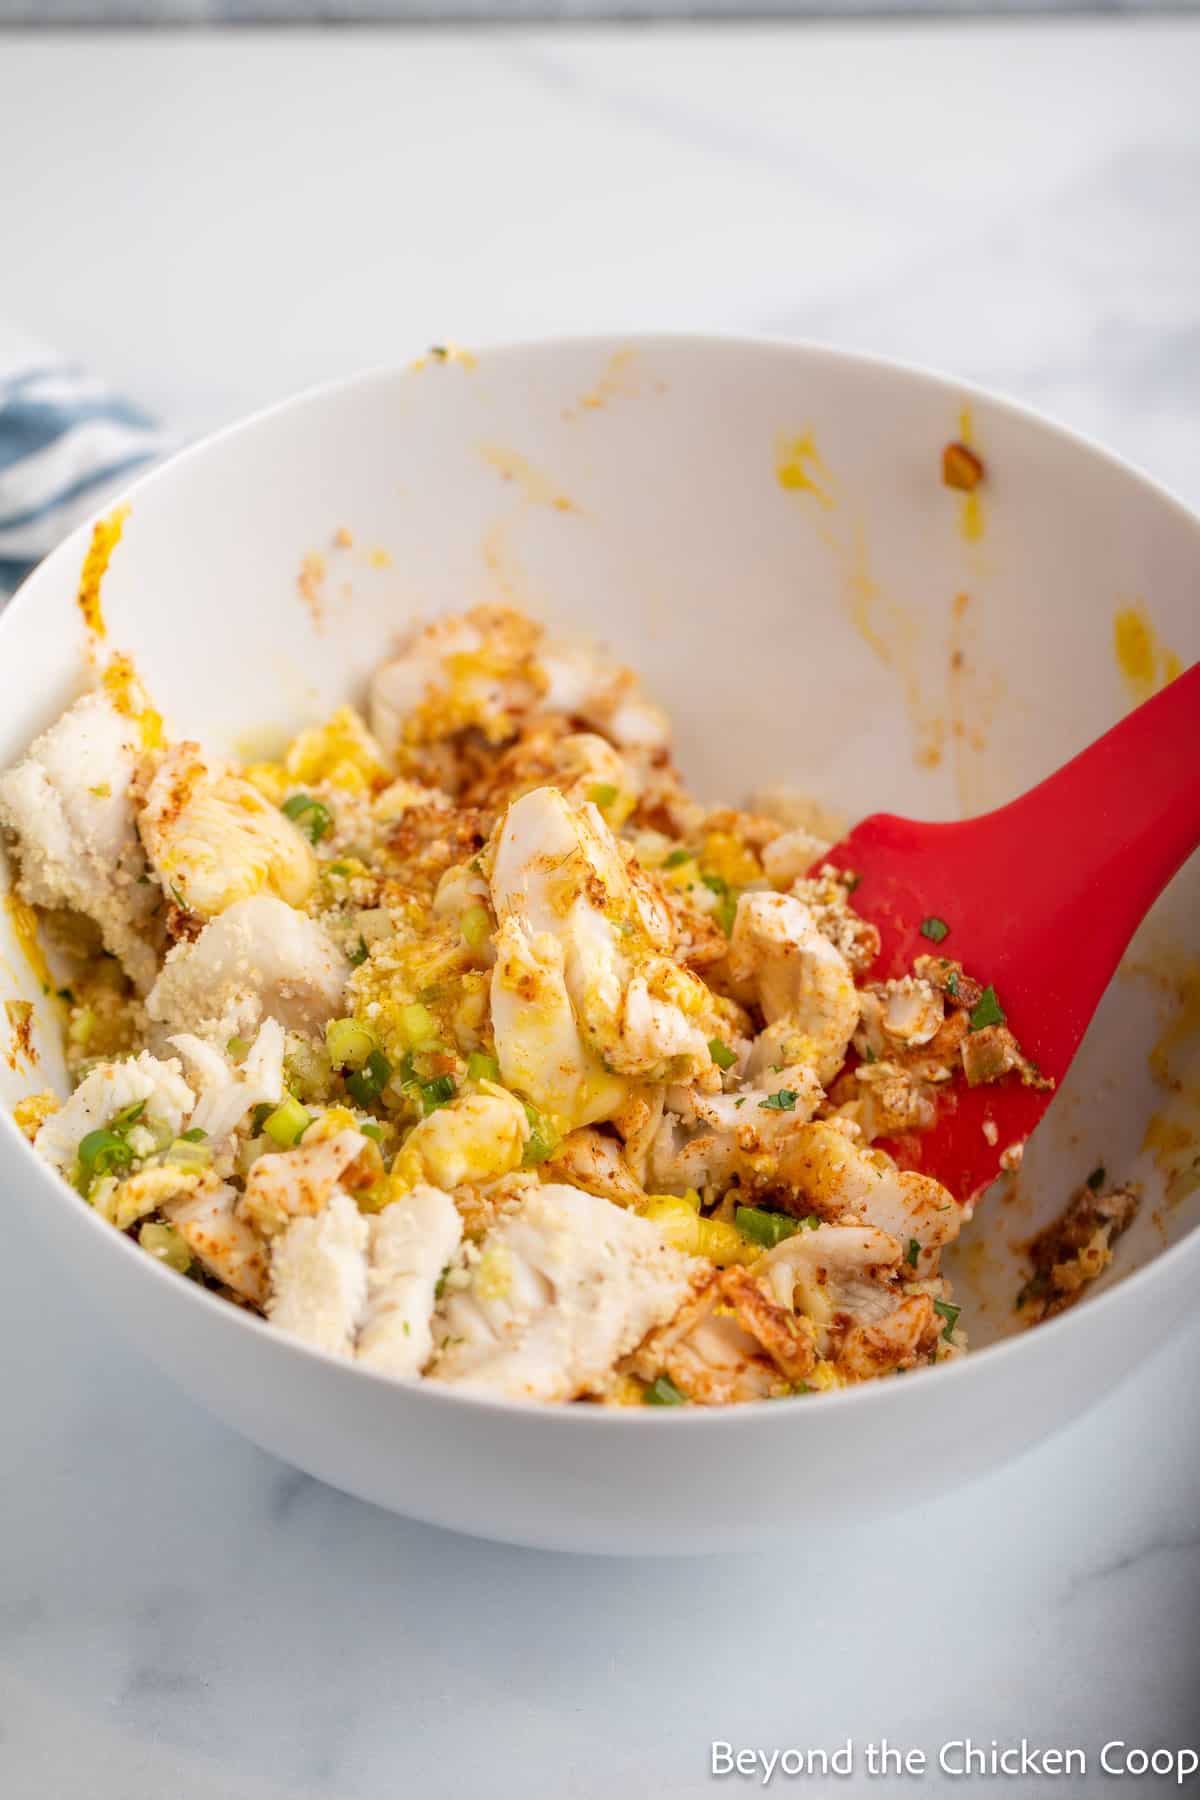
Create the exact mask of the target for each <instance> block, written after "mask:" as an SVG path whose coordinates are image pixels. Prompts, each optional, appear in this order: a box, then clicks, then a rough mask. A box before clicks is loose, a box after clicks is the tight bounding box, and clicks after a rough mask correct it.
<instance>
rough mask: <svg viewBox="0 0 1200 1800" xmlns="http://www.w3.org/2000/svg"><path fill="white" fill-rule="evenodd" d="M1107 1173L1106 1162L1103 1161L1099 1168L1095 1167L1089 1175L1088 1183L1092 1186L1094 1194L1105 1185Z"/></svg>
mask: <svg viewBox="0 0 1200 1800" xmlns="http://www.w3.org/2000/svg"><path fill="white" fill-rule="evenodd" d="M1106 1173H1107V1171H1106V1169H1105V1167H1104V1164H1103V1163H1101V1165H1100V1167H1099V1168H1098V1169H1093V1170H1092V1172H1091V1174H1090V1175H1089V1176H1088V1178H1087V1184H1088V1186H1089V1187H1090V1188H1091V1190H1092V1192H1093V1194H1098V1193H1099V1192H1100V1189H1101V1188H1102V1187H1103V1186H1104V1178H1105V1175H1106Z"/></svg>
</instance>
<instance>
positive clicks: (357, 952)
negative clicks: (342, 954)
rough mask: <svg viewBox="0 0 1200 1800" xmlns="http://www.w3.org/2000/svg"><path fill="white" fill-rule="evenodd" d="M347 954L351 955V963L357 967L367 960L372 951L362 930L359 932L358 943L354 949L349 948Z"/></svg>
mask: <svg viewBox="0 0 1200 1800" xmlns="http://www.w3.org/2000/svg"><path fill="white" fill-rule="evenodd" d="M346 954H347V956H348V957H349V959H350V962H351V964H352V965H353V967H354V968H356V969H357V968H359V967H360V965H361V964H363V963H365V962H366V960H367V958H368V956H369V955H370V954H371V952H370V951H369V950H368V949H367V940H366V938H365V937H364V936H363V934H362V932H361V931H360V932H359V934H358V942H357V944H355V946H354V948H353V950H348V951H347V952H346Z"/></svg>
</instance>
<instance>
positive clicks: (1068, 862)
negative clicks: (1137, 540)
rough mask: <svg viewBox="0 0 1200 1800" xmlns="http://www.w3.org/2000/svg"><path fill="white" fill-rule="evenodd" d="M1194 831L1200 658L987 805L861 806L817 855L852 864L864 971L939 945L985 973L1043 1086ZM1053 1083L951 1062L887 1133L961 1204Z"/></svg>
mask: <svg viewBox="0 0 1200 1800" xmlns="http://www.w3.org/2000/svg"><path fill="white" fill-rule="evenodd" d="M1198 844H1200V663H1196V664H1193V666H1192V667H1191V668H1190V669H1189V670H1188V671H1187V672H1186V674H1184V675H1181V676H1179V677H1178V679H1177V680H1175V681H1173V682H1172V683H1171V684H1170V686H1169V687H1167V688H1164V690H1163V691H1162V693H1160V694H1156V695H1155V697H1154V699H1153V700H1148V701H1147V702H1146V703H1145V705H1144V706H1139V707H1138V709H1137V711H1136V712H1132V713H1130V714H1129V716H1128V718H1125V719H1123V720H1122V721H1121V723H1120V724H1119V725H1116V726H1114V727H1113V729H1112V730H1111V731H1109V732H1106V733H1105V735H1104V736H1103V737H1102V738H1100V739H1099V740H1098V741H1097V742H1096V743H1094V744H1093V745H1092V746H1091V748H1090V749H1087V750H1084V751H1082V752H1081V753H1080V755H1078V756H1077V757H1075V758H1074V760H1073V761H1072V762H1069V763H1067V764H1066V766H1065V767H1064V768H1062V769H1060V770H1059V771H1058V773H1057V774H1056V775H1051V776H1050V777H1049V779H1048V780H1046V781H1043V782H1042V783H1041V784H1040V786H1038V787H1035V788H1033V789H1032V790H1031V791H1030V792H1029V793H1028V794H1025V795H1023V796H1022V798H1021V799H1019V800H1013V801H1011V802H1010V804H1009V805H1007V806H1002V807H1001V808H1000V809H999V810H998V811H997V812H992V813H985V814H984V815H983V817H982V818H978V819H965V820H963V821H962V822H961V823H959V824H953V825H923V824H919V823H917V822H916V821H914V820H912V819H897V818H894V817H892V816H891V815H890V814H888V813H875V814H873V815H872V816H871V818H869V819H864V820H863V822H862V823H861V825H856V826H855V828H854V830H853V831H852V832H851V833H850V835H849V836H848V837H846V838H843V839H842V841H841V843H839V844H837V845H835V846H834V848H833V849H832V850H831V851H830V852H829V855H828V856H827V857H823V858H822V862H830V863H833V864H834V865H835V866H837V867H839V868H844V869H851V870H853V871H855V873H857V874H858V876H859V877H860V880H859V884H858V886H857V888H856V889H855V890H854V900H853V904H854V907H855V910H856V911H857V912H859V913H861V914H862V915H863V916H864V917H865V918H868V919H870V920H872V921H873V922H874V924H875V925H877V926H878V928H879V932H880V935H881V938H882V940H883V941H882V949H881V951H880V956H879V960H878V963H877V964H876V965H875V966H874V968H873V969H872V976H873V977H877V978H879V979H886V978H888V977H892V976H898V975H903V974H905V973H907V972H908V971H909V970H910V969H911V967H912V963H913V959H914V958H915V957H917V956H920V955H922V954H924V953H929V954H936V955H944V956H947V957H952V958H953V959H954V960H955V961H956V962H960V963H962V964H963V966H964V968H965V970H966V971H967V972H968V974H970V975H972V976H974V977H975V978H976V979H977V980H979V981H980V982H984V983H990V984H991V986H992V987H994V989H995V991H996V994H997V996H998V998H999V1003H1000V1006H1001V1007H1002V1008H1003V1011H1004V1014H1005V1015H1007V1020H1008V1024H1009V1025H1010V1027H1011V1029H1012V1030H1013V1032H1014V1033H1015V1035H1016V1037H1017V1040H1018V1042H1019V1043H1020V1045H1021V1047H1022V1048H1023V1050H1024V1051H1025V1053H1026V1055H1027V1056H1029V1057H1030V1058H1031V1059H1032V1060H1033V1061H1034V1062H1035V1063H1036V1064H1037V1066H1038V1068H1039V1069H1040V1070H1041V1071H1042V1073H1043V1074H1044V1075H1048V1076H1051V1077H1052V1078H1053V1080H1054V1082H1055V1084H1056V1086H1057V1084H1059V1083H1060V1082H1061V1080H1062V1077H1063V1075H1064V1074H1065V1073H1066V1070H1067V1067H1068V1065H1069V1064H1070V1061H1071V1058H1072V1057H1073V1056H1074V1054H1075V1052H1076V1050H1077V1049H1078V1047H1079V1042H1080V1039H1081V1038H1082V1037H1083V1034H1084V1032H1085V1030H1086V1029H1087V1026H1088V1023H1089V1021H1090V1019H1091V1017H1092V1014H1093V1013H1094V1012H1095V1010H1096V1007H1097V1005H1098V1004H1099V1001H1100V996H1101V995H1102V994H1103V992H1104V989H1105V987H1106V986H1107V985H1108V982H1109V980H1110V979H1111V977H1112V975H1113V972H1114V970H1115V969H1116V966H1117V963H1118V961H1119V960H1120V957H1121V953H1122V951H1123V950H1124V949H1125V946H1126V944H1127V943H1128V942H1129V940H1130V938H1131V937H1132V936H1133V933H1134V931H1135V930H1136V929H1137V926H1138V924H1139V923H1140V921H1141V920H1142V918H1143V917H1144V915H1145V914H1146V912H1147V911H1148V910H1149V908H1150V906H1151V904H1152V902H1153V901H1154V900H1155V898H1156V897H1157V895H1158V894H1160V893H1161V891H1162V889H1163V888H1164V887H1165V886H1166V885H1167V882H1168V881H1170V879H1171V877H1172V875H1174V873H1175V871H1176V870H1177V869H1178V868H1179V867H1180V865H1181V864H1182V863H1183V862H1184V860H1185V859H1186V858H1187V856H1188V855H1189V854H1190V852H1191V851H1192V850H1194V849H1195V848H1196V846H1197V845H1198ZM923 922H924V923H925V924H926V930H925V933H924V934H923V933H922V930H921V926H922V923H923ZM942 923H944V924H945V925H946V926H948V927H949V929H948V931H947V932H946V934H945V936H944V937H943V936H942V935H941V924H942ZM931 934H932V937H933V939H935V940H936V941H931ZM1053 1097H1054V1096H1053V1091H1052V1090H1041V1089H1037V1088H1032V1087H1026V1086H1023V1085H1022V1084H1021V1082H1020V1080H1019V1078H1018V1077H1017V1076H1016V1075H1015V1074H1009V1075H1007V1076H1005V1077H1004V1079H1003V1080H1001V1081H998V1082H992V1083H988V1084H987V1085H984V1086H979V1087H975V1088H970V1087H968V1086H967V1085H966V1082H965V1081H964V1080H963V1079H962V1077H961V1076H959V1077H956V1078H955V1081H954V1083H953V1086H952V1090H951V1092H950V1093H948V1094H947V1093H945V1091H944V1090H943V1091H942V1102H941V1106H940V1109H939V1114H938V1121H937V1124H936V1125H935V1126H934V1127H933V1129H932V1130H930V1131H927V1132H923V1133H921V1134H919V1135H913V1136H911V1137H906V1138H904V1139H902V1140H897V1141H896V1142H895V1143H894V1144H891V1145H889V1146H888V1147H889V1148H890V1149H891V1150H892V1153H893V1154H894V1155H895V1156H896V1157H897V1159H898V1160H899V1161H900V1162H901V1163H903V1164H904V1166H905V1167H908V1168H919V1169H922V1170H924V1171H925V1172H926V1173H928V1174H930V1175H936V1176H937V1178H938V1180H939V1181H942V1182H943V1183H944V1184H945V1185H946V1186H947V1187H948V1188H949V1189H950V1191H951V1192H952V1193H953V1194H955V1195H956V1196H957V1197H958V1199H959V1200H961V1201H963V1202H964V1203H965V1202H967V1201H970V1200H972V1199H974V1197H975V1196H976V1195H977V1194H978V1193H979V1192H980V1190H981V1189H982V1188H984V1187H986V1186H987V1185H988V1183H989V1182H991V1181H994V1180H995V1178H996V1176H997V1174H998V1173H999V1170H1000V1167H1001V1164H1000V1156H1001V1153H1002V1152H1003V1151H1004V1150H1005V1149H1006V1148H1007V1147H1008V1146H1010V1145H1013V1144H1020V1143H1022V1142H1023V1141H1024V1140H1025V1139H1026V1138H1027V1137H1028V1136H1029V1134H1030V1132H1031V1131H1032V1130H1033V1128H1034V1126H1035V1125H1036V1124H1037V1123H1038V1121H1039V1119H1040V1118H1041V1116H1042V1114H1043V1112H1044V1111H1045V1110H1046V1107H1047V1106H1048V1105H1049V1104H1050V1101H1051V1100H1052V1099H1053ZM985 1125H986V1126H987V1128H988V1129H987V1131H986V1132H985ZM993 1126H994V1128H995V1129H994V1131H993V1130H992V1127H993ZM993 1137H994V1140H995V1141H994V1143H993V1142H992V1141H990V1140H991V1139H992V1138H993Z"/></svg>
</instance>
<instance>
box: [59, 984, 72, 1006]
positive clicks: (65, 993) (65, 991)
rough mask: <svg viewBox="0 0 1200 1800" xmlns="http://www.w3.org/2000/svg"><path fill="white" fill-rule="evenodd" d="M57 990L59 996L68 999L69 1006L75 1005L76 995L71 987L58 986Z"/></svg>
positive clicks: (61, 998)
mask: <svg viewBox="0 0 1200 1800" xmlns="http://www.w3.org/2000/svg"><path fill="white" fill-rule="evenodd" d="M55 992H56V993H57V994H58V997H59V999H60V1000H65V1001H66V1003H67V1005H68V1006H74V1004H75V996H74V994H73V993H72V992H71V990H70V988H57V989H56V990H55Z"/></svg>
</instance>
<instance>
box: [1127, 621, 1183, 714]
mask: <svg viewBox="0 0 1200 1800" xmlns="http://www.w3.org/2000/svg"><path fill="white" fill-rule="evenodd" d="M1113 654H1114V655H1115V657H1116V659H1117V668H1118V669H1119V670H1120V672H1121V677H1122V680H1123V681H1124V683H1125V687H1126V691H1127V692H1128V694H1129V698H1130V700H1131V701H1132V703H1133V704H1134V705H1135V706H1140V705H1141V703H1142V701H1143V700H1149V698H1150V696H1151V695H1152V694H1157V693H1158V691H1159V689H1160V688H1164V687H1166V685H1167V683H1168V682H1170V681H1174V679H1175V677H1176V676H1177V675H1179V674H1180V673H1181V672H1182V669H1183V664H1182V663H1181V662H1180V660H1179V657H1178V656H1177V655H1176V654H1175V652H1174V650H1171V649H1168V647H1167V646H1166V645H1165V644H1164V643H1163V642H1162V641H1161V639H1160V638H1159V635H1158V632H1157V630H1156V629H1155V626H1154V621H1153V620H1152V619H1151V617H1150V614H1149V611H1148V610H1147V607H1146V602H1145V601H1144V600H1140V599H1139V600H1135V601H1134V602H1133V604H1132V606H1122V607H1119V608H1118V609H1117V613H1116V616H1115V618H1114V619H1113Z"/></svg>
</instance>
